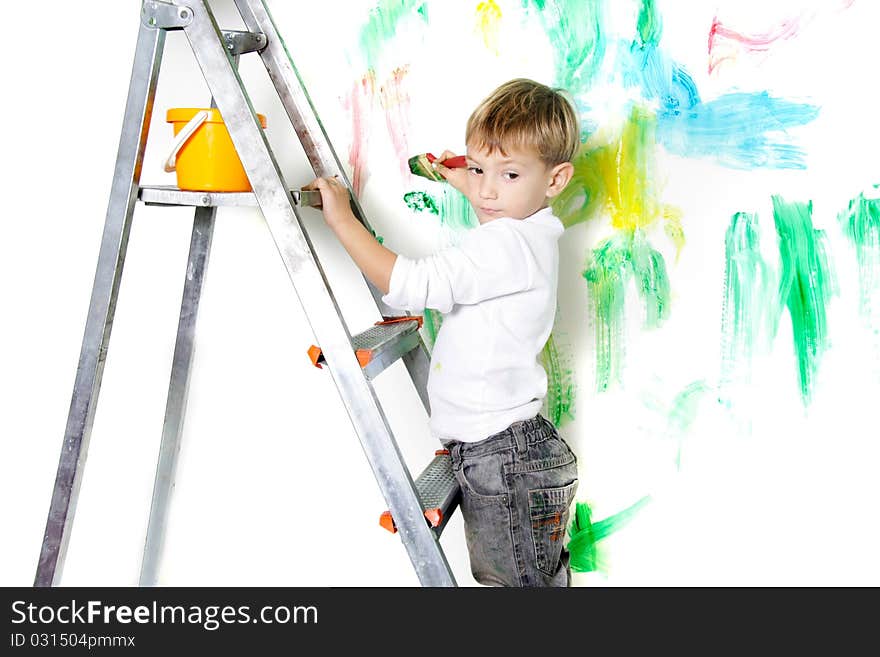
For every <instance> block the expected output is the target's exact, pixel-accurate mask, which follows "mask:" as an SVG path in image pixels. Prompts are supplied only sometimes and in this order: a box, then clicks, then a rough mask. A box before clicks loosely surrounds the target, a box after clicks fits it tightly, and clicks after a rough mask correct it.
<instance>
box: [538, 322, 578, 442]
mask: <svg viewBox="0 0 880 657" xmlns="http://www.w3.org/2000/svg"><path fill="white" fill-rule="evenodd" d="M559 352H560V350H559V347H558V346H557V340H556V339H555V338H554V337H553V335H552V334H551V335H550V338H549V339H548V340H547V344H545V345H544V349H543V350H542V351H541V362H542V363H543V365H544V370H545V371H546V372H547V396H546V398H545V399H544V409H543V413H542V414H543V415H544V417H546V418H547V419H548V420H550V421H551V422H552V423H553V424H554V425H555V426H556V427H560V426H562V425H563V424H564V423H565V422H567V421H569V420H573V419H574V414H573V412H572V409H573V408H574V383H573V376H572V375H573V372H572V370H571V368H569V367H566V366H565V365H564V361H565V360H567V358H564V357H562V356H561V355H560V353H559Z"/></svg>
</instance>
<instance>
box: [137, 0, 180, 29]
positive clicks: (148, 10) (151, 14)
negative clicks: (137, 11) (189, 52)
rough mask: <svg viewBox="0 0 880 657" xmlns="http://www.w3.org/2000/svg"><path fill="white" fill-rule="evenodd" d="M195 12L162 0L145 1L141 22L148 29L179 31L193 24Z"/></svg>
mask: <svg viewBox="0 0 880 657" xmlns="http://www.w3.org/2000/svg"><path fill="white" fill-rule="evenodd" d="M192 19H193V11H192V9H190V8H189V7H186V6H181V5H173V4H171V3H170V2H161V1H160V0H144V4H143V7H142V8H141V21H142V22H143V24H144V25H146V26H147V27H153V28H156V29H160V30H179V29H182V28H184V27H186V26H187V25H189V24H190V23H192Z"/></svg>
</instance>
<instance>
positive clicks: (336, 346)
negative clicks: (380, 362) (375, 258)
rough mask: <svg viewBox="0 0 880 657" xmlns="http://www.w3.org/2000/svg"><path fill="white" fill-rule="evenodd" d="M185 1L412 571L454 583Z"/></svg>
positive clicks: (277, 180) (244, 107) (296, 224)
mask: <svg viewBox="0 0 880 657" xmlns="http://www.w3.org/2000/svg"><path fill="white" fill-rule="evenodd" d="M187 6H189V7H190V8H191V9H192V10H193V19H192V21H191V22H190V23H189V24H188V25H186V26H184V28H183V30H184V33H185V34H186V36H187V38H188V39H189V41H190V45H191V46H192V49H193V53H194V54H195V56H196V60H197V61H198V63H199V66H200V67H201V69H202V73H203V75H204V77H205V81H206V82H207V83H208V88H209V89H210V91H211V94H212V96H213V97H214V99H215V101H216V103H217V106H218V108H219V109H220V113H221V114H222V115H223V117H224V122H225V124H226V127H227V129H228V130H229V133H230V136H231V137H232V142H233V144H234V145H235V148H236V151H237V152H238V155H239V157H240V159H241V161H242V164H243V165H244V169H245V171H246V173H247V175H248V178H249V179H250V182H251V186H252V187H253V189H254V194H255V196H256V198H257V201H258V203H259V205H260V209H261V210H262V212H263V215H264V217H265V219H266V223H267V225H268V227H269V230H270V232H271V234H272V237H273V239H274V241H275V244H276V247H277V248H278V251H279V253H280V254H281V258H282V261H283V262H284V265H285V268H286V269H287V272H288V275H289V277H290V279H291V282H292V283H293V287H294V289H295V291H296V294H297V295H298V297H299V300H300V303H301V305H302V307H303V310H304V311H305V314H306V317H307V319H308V321H309V323H310V325H311V327H312V331H313V332H314V334H315V336H316V338H317V339H318V340H319V341H320V344H321V348H322V350H323V351H324V353H325V355H326V357H327V361H328V363H330V364H331V367H330V371H331V375H332V376H333V379H334V382H335V383H336V386H337V388H338V389H339V392H340V395H341V397H342V400H343V403H344V404H345V406H346V410H347V412H348V414H349V417H350V419H351V421H352V423H353V425H354V427H355V430H356V433H357V435H358V438H359V439H360V442H361V446H362V447H363V449H364V452H365V454H366V455H367V458H368V460H369V462H370V466H371V467H372V469H373V473H374V475H375V477H376V481H377V482H378V484H379V487H380V490H381V491H382V493H383V495H384V497H385V499H386V501H387V502H388V505H389V506H390V507H391V511H392V513H393V514H394V518H395V521H396V522H397V524H398V527H399V528H400V532H401V538H402V539H403V543H404V546H405V547H406V550H407V552H408V554H409V557H410V560H411V561H412V563H413V565H414V567H415V570H416V573H417V574H418V576H419V579H420V581H421V583H422V584H423V585H425V586H455V579H454V577H453V574H452V570H451V569H450V567H449V564H448V562H447V560H446V556H445V555H444V553H443V550H442V549H441V548H440V544H439V542H438V540H437V537H436V536H435V535H434V533H433V532H432V531H431V529H430V528H429V527H428V525H427V523H426V522H425V520H424V516H423V509H422V505H421V502H420V500H419V497H418V493H417V491H416V488H415V484H414V482H413V479H412V477H411V476H410V474H409V471H408V470H407V468H406V466H405V465H404V460H403V457H402V455H401V453H400V450H399V448H398V446H397V443H396V441H395V439H394V436H393V434H392V432H391V429H390V427H389V425H388V421H387V419H386V418H385V415H384V413H383V412H382V408H381V405H380V404H379V401H378V399H377V398H376V395H375V391H374V390H373V387H372V385H371V384H370V383H369V381H367V379H366V378H365V377H364V375H363V372H362V371H361V368H360V364H359V363H358V361H357V359H356V357H355V355H354V352H353V351H352V348H351V335H350V334H349V332H348V329H347V327H346V325H345V321H344V318H343V317H342V313H341V312H340V310H339V307H338V305H337V303H336V299H335V298H334V297H333V293H332V291H331V290H330V286H329V285H328V282H327V279H326V276H325V275H324V272H323V270H322V269H321V267H320V264H319V262H318V261H317V259H316V257H315V255H314V251H313V250H312V249H311V245H310V243H309V241H308V236H307V234H306V232H305V230H304V229H303V227H302V223H301V219H300V217H299V213H298V211H297V209H296V207H295V205H294V204H293V201H292V199H291V196H290V194H289V192H288V191H287V185H286V183H285V181H284V177H283V175H282V173H281V170H280V168H279V166H278V163H277V162H276V160H275V158H274V156H273V155H272V150H271V148H270V147H269V144H268V141H267V140H266V136H265V135H264V134H263V130H262V129H261V128H260V125H259V123H258V121H257V117H256V112H255V111H254V108H253V105H252V103H251V101H250V98H249V97H248V94H247V92H246V91H245V89H244V86H243V84H242V82H241V79H240V77H239V75H238V72H237V71H236V70H235V68H234V67H233V65H232V62H231V61H230V59H229V56H228V55H227V53H226V52H225V50H224V48H223V46H222V40H221V38H220V30H219V28H218V27H217V24H216V22H215V20H214V17H213V14H212V12H211V9H210V7H209V6H208V4H207V1H206V0H188V1H187ZM258 31H263V30H258ZM264 34H265V32H264ZM266 36H267V37H268V38H269V40H270V41H271V40H272V38H273V35H271V34H267V35H266Z"/></svg>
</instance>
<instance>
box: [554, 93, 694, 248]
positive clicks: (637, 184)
mask: <svg viewBox="0 0 880 657" xmlns="http://www.w3.org/2000/svg"><path fill="white" fill-rule="evenodd" d="M656 132H657V117H656V114H655V113H654V112H653V111H652V110H650V109H649V108H646V107H642V106H640V105H638V104H633V105H632V107H631V108H630V111H629V115H628V116H627V117H626V120H625V121H624V122H623V124H622V125H621V126H620V129H619V134H616V135H615V136H614V137H612V138H610V139H609V140H608V141H607V142H606V143H604V144H601V145H598V146H587V145H583V146H581V148H580V149H579V151H578V153H577V154H576V155H575V157H574V159H573V160H572V164H573V165H574V175H573V176H572V179H571V181H570V182H569V183H568V185H567V186H566V187H565V189H564V190H562V192H561V193H560V194H558V195H557V196H556V197H554V199H553V201H552V202H551V206H552V208H553V211H554V213H555V214H556V216H557V217H559V219H560V221H562V223H563V225H564V226H565V227H566V228H570V227H571V226H573V225H575V224H578V223H581V222H585V221H588V220H590V219H592V218H594V217H596V216H598V215H599V214H603V213H607V214H608V215H609V216H610V217H611V225H612V226H613V227H614V228H616V229H620V230H627V231H632V230H634V229H636V228H647V227H649V226H651V225H653V224H654V223H655V222H656V221H657V220H658V219H662V220H663V221H664V222H665V226H664V229H665V232H666V235H667V236H668V237H669V238H670V239H671V240H672V241H673V243H674V244H675V248H676V251H680V250H681V248H682V247H683V246H684V231H683V229H682V226H681V210H680V209H678V208H676V207H674V206H671V205H668V204H664V203H663V202H662V201H661V199H660V193H661V189H660V186H659V185H658V184H657V183H656V179H657V176H656V171H657V139H656Z"/></svg>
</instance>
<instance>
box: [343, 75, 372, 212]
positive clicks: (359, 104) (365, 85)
mask: <svg viewBox="0 0 880 657" xmlns="http://www.w3.org/2000/svg"><path fill="white" fill-rule="evenodd" d="M375 87H376V79H375V76H374V74H373V72H372V71H370V72H369V73H367V74H366V75H365V76H364V77H362V78H361V79H360V80H355V81H354V83H353V84H352V86H351V91H350V92H349V93H348V96H347V97H346V99H345V101H344V102H345V108H346V109H347V110H348V111H349V112H351V128H352V136H351V145H350V146H349V149H348V163H349V164H350V165H351V167H352V181H351V186H352V188H353V190H354V193H355V194H356V195H358V196H360V194H361V190H363V188H364V185H366V184H367V179H368V178H369V177H370V172H369V170H368V169H367V162H366V149H367V142H368V141H369V130H368V128H367V125H368V124H369V117H370V115H371V113H372V105H373V96H374V89H375Z"/></svg>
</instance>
